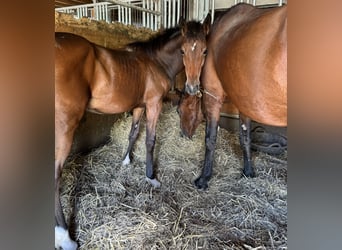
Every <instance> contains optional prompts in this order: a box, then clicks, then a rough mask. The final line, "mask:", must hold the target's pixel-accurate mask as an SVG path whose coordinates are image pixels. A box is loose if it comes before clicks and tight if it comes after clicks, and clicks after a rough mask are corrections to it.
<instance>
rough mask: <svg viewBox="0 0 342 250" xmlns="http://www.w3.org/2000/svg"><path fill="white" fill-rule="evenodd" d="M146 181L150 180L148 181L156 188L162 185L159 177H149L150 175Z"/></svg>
mask: <svg viewBox="0 0 342 250" xmlns="http://www.w3.org/2000/svg"><path fill="white" fill-rule="evenodd" d="M146 181H147V182H148V183H150V184H151V185H152V186H153V187H155V188H159V187H160V185H161V184H160V182H159V181H157V179H150V178H148V177H146Z"/></svg>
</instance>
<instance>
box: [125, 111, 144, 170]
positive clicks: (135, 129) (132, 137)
mask: <svg viewBox="0 0 342 250" xmlns="http://www.w3.org/2000/svg"><path fill="white" fill-rule="evenodd" d="M143 113H144V108H140V107H139V108H135V109H134V110H133V118H132V126H131V131H130V132H129V139H128V140H129V143H128V148H127V150H126V153H125V157H124V159H123V161H122V165H127V164H129V163H130V162H131V158H130V155H131V152H132V148H133V145H134V143H135V141H136V140H137V137H138V134H139V129H140V120H141V117H142V114H143Z"/></svg>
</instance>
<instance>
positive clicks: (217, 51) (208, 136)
mask: <svg viewBox="0 0 342 250" xmlns="http://www.w3.org/2000/svg"><path fill="white" fill-rule="evenodd" d="M286 15H287V7H286V6H283V7H278V8H272V9H260V8H256V7H253V6H252V5H248V4H238V5H236V6H234V7H232V8H230V9H228V10H227V11H226V12H224V13H223V14H222V15H221V16H219V17H218V18H217V19H216V20H215V21H214V23H213V25H212V27H211V30H210V32H209V37H208V44H207V46H208V55H207V57H206V61H205V64H204V66H203V68H202V73H200V72H197V74H201V86H199V84H198V83H197V84H196V85H193V83H192V82H186V85H187V86H185V90H186V92H187V93H188V94H189V95H186V96H184V97H183V98H182V99H181V101H180V106H179V109H178V111H179V114H180V117H181V129H182V131H183V134H184V135H186V136H191V135H192V134H193V133H194V131H195V129H196V128H197V126H198V124H199V122H200V120H199V119H202V118H201V116H200V115H199V114H198V113H199V111H200V110H201V105H200V104H202V109H203V112H204V115H205V120H206V130H205V145H206V151H205V161H204V167H203V169H202V173H201V175H200V176H199V177H198V178H197V179H196V180H195V185H196V186H197V187H198V188H200V189H206V188H207V187H208V181H209V179H210V177H211V175H212V166H213V158H214V151H215V144H216V136H217V128H218V122H219V119H220V109H221V107H222V104H223V102H224V101H225V100H227V99H228V100H230V101H231V102H232V103H233V104H234V105H235V106H236V108H237V109H238V110H239V115H240V144H241V147H242V149H243V160H244V169H243V173H244V175H246V176H248V177H253V176H254V175H255V173H254V170H253V166H252V160H251V148H250V146H251V139H250V132H251V120H254V121H256V122H259V123H263V124H266V125H273V126H287V35H286V28H287V17H286ZM186 53H191V52H190V51H186V52H185V54H186ZM192 63H193V64H198V62H197V61H193V62H192ZM197 68H198V67H197ZM188 85H190V86H188ZM199 91H200V92H201V93H200V92H199ZM196 94H197V95H198V94H199V95H203V98H202V99H201V100H202V103H200V104H199V97H198V96H197V95H196ZM226 98H227V99H226ZM194 107H197V109H198V110H194Z"/></svg>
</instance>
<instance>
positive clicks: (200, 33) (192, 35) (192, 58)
mask: <svg viewBox="0 0 342 250" xmlns="http://www.w3.org/2000/svg"><path fill="white" fill-rule="evenodd" d="M210 25H211V16H210V14H208V15H207V17H206V18H205V20H204V21H203V24H201V23H199V22H194V21H190V22H185V21H184V20H183V19H181V20H180V22H179V26H180V28H181V33H182V36H183V44H182V48H181V53H182V55H183V63H184V66H185V74H186V78H187V80H186V83H185V92H186V93H188V94H189V95H195V94H196V93H197V92H198V91H199V89H200V75H201V70H202V66H203V64H204V60H205V56H206V54H207V40H206V37H207V35H208V33H209V29H210Z"/></svg>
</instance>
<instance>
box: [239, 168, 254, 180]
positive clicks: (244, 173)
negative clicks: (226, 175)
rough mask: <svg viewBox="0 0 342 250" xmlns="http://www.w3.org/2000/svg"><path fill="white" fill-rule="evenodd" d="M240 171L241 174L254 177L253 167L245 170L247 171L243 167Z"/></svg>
mask: <svg viewBox="0 0 342 250" xmlns="http://www.w3.org/2000/svg"><path fill="white" fill-rule="evenodd" d="M242 172H243V175H244V176H246V177H250V178H253V177H255V172H254V170H253V169H250V170H247V171H246V170H245V169H244V170H243V171H242Z"/></svg>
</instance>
